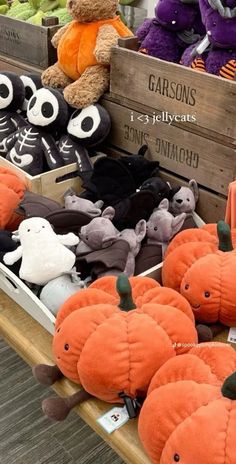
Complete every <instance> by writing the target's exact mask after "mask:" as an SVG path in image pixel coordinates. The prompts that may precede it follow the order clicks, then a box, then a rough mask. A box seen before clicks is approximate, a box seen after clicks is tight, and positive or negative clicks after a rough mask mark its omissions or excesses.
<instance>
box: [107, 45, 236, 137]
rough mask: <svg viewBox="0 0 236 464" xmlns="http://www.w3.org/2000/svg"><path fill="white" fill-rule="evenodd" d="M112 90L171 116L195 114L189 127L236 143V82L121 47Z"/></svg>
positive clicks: (116, 53) (115, 50) (114, 54)
mask: <svg viewBox="0 0 236 464" xmlns="http://www.w3.org/2000/svg"><path fill="white" fill-rule="evenodd" d="M110 90H111V92H112V93H114V94H116V95H120V96H123V97H127V96H128V98H129V99H130V100H133V101H135V102H138V103H141V104H143V105H147V106H149V107H150V108H153V109H155V110H160V111H167V112H169V113H170V114H178V115H182V114H190V115H192V114H194V115H195V117H196V121H195V122H189V123H188V125H189V126H198V127H200V128H203V129H207V130H209V131H211V132H212V134H214V133H215V134H216V135H217V134H221V135H223V136H224V139H225V143H227V141H228V142H229V141H230V140H231V141H232V140H233V142H234V143H235V140H236V124H235V122H236V105H235V101H236V82H234V81H228V80H226V79H223V78H219V77H217V76H212V75H209V74H203V73H200V72H197V71H194V70H192V69H189V68H185V67H184V66H180V65H178V64H174V63H168V62H166V61H162V60H159V59H157V58H153V57H150V56H146V55H143V54H141V53H137V52H136V51H133V50H127V49H125V48H121V47H118V46H117V47H114V48H113V49H112V57H111V84H110Z"/></svg>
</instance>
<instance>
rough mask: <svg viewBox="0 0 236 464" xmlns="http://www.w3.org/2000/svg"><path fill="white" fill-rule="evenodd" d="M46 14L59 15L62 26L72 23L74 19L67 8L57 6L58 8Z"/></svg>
mask: <svg viewBox="0 0 236 464" xmlns="http://www.w3.org/2000/svg"><path fill="white" fill-rule="evenodd" d="M46 16H49V17H50V16H57V17H58V19H59V24H61V25H62V26H63V25H64V24H67V23H70V22H71V21H72V19H73V18H72V17H71V16H70V15H69V13H68V11H67V9H66V8H57V9H56V10H53V11H51V12H50V13H47V15H46Z"/></svg>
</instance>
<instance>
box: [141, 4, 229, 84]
mask: <svg viewBox="0 0 236 464" xmlns="http://www.w3.org/2000/svg"><path fill="white" fill-rule="evenodd" d="M155 15H156V16H155V18H154V19H148V20H145V22H144V24H143V25H142V26H140V28H139V29H138V30H137V36H138V38H139V41H140V49H139V51H140V52H141V53H145V54H148V55H151V56H154V57H156V58H161V59H163V60H166V61H171V62H174V63H181V64H183V65H185V66H188V67H191V68H193V69H196V70H198V71H201V72H208V73H211V74H215V75H218V76H221V77H224V78H226V79H234V78H235V70H236V10H235V2H234V1H231V0H225V1H221V0H199V1H198V0H160V1H159V2H158V3H157V6H156V8H155Z"/></svg>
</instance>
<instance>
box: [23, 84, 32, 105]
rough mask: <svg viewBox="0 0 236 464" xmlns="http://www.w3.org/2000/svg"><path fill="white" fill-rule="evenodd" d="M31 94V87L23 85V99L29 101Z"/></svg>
mask: <svg viewBox="0 0 236 464" xmlns="http://www.w3.org/2000/svg"><path fill="white" fill-rule="evenodd" d="M32 95H33V90H32V89H31V87H30V86H29V85H27V86H26V87H25V99H26V100H28V101H29V100H30V98H31V97H32Z"/></svg>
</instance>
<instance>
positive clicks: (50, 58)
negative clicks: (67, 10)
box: [0, 15, 60, 70]
mask: <svg viewBox="0 0 236 464" xmlns="http://www.w3.org/2000/svg"><path fill="white" fill-rule="evenodd" d="M59 27H60V26H58V25H56V26H35V25H33V24H29V23H26V22H25V21H19V20H17V19H13V18H7V17H6V16H2V15H0V54H1V55H3V56H5V57H10V58H16V59H17V60H18V61H22V62H23V63H28V64H29V65H32V66H36V67H37V68H41V70H42V69H45V68H47V67H48V66H50V65H51V64H53V63H55V61H56V57H57V52H56V50H55V48H54V47H53V46H52V44H51V39H52V36H53V35H54V34H55V32H56V31H57V30H58V28H59Z"/></svg>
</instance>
